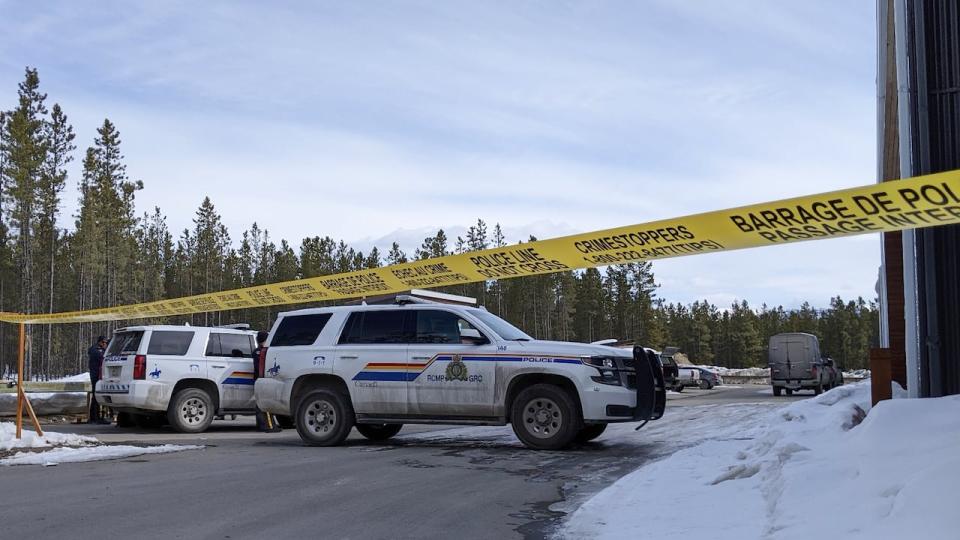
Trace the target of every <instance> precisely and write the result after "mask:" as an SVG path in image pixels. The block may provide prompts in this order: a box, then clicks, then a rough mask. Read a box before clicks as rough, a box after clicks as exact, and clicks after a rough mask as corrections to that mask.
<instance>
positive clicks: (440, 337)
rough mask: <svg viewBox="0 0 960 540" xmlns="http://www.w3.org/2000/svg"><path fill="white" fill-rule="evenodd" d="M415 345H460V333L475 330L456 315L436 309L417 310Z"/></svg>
mask: <svg viewBox="0 0 960 540" xmlns="http://www.w3.org/2000/svg"><path fill="white" fill-rule="evenodd" d="M416 314H417V332H416V335H415V336H414V340H413V342H414V343H460V342H461V341H460V331H461V330H465V329H468V328H474V327H473V325H471V324H470V323H469V322H467V321H466V320H464V319H463V318H461V317H460V316H459V315H457V314H455V313H451V312H449V311H440V310H436V309H430V310H427V309H424V310H417V311H416Z"/></svg>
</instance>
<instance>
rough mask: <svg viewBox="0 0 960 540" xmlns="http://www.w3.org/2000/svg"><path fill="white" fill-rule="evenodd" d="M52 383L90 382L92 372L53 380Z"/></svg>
mask: <svg viewBox="0 0 960 540" xmlns="http://www.w3.org/2000/svg"><path fill="white" fill-rule="evenodd" d="M50 382H90V372H86V373H79V374H77V375H70V376H69V377H62V378H60V379H53V380H51V381H50Z"/></svg>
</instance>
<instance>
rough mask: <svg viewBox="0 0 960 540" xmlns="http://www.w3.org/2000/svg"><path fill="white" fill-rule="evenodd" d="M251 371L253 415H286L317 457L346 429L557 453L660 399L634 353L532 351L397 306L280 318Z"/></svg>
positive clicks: (482, 313)
mask: <svg viewBox="0 0 960 540" xmlns="http://www.w3.org/2000/svg"><path fill="white" fill-rule="evenodd" d="M259 361H260V362H261V363H262V366H261V369H262V370H263V371H262V373H264V377H262V378H260V379H258V380H257V382H256V387H255V394H256V400H257V404H258V405H259V407H260V408H261V409H264V410H267V411H270V412H273V413H275V414H278V415H291V414H292V415H293V416H294V421H295V424H296V426H297V431H298V432H299V434H300V437H301V438H302V439H303V440H304V441H305V442H306V443H307V444H311V445H317V446H329V445H336V444H339V443H341V442H343V440H344V439H345V438H346V437H347V435H348V434H349V433H350V430H351V428H352V427H354V426H356V428H357V430H358V431H359V432H360V433H361V434H362V435H364V436H365V437H367V438H370V439H374V440H383V439H387V438H389V437H392V436H393V435H395V434H396V433H397V432H399V431H400V429H401V427H402V425H403V424H404V423H431V424H434V423H435V424H474V425H504V424H506V423H510V424H512V425H513V429H514V432H515V433H516V434H517V437H519V438H520V440H521V441H522V442H523V443H524V444H525V445H527V446H528V447H531V448H535V449H558V448H563V447H565V446H567V445H569V444H570V443H571V442H574V441H587V440H590V439H593V438H596V437H598V436H599V435H600V434H601V433H602V432H603V430H604V429H605V428H606V425H607V424H608V423H610V422H629V421H636V420H653V419H657V418H659V417H660V416H661V415H662V414H663V409H664V405H665V398H666V391H665V389H664V385H663V376H662V371H661V367H660V362H659V359H658V358H656V356H655V355H654V356H651V355H647V354H646V352H645V351H644V349H643V348H641V347H637V348H636V349H635V352H634V354H631V353H630V351H623V350H618V349H614V348H611V347H604V346H598V345H587V344H581V343H567V342H556V341H539V340H535V339H533V338H531V337H530V336H528V335H527V334H525V333H523V332H522V331H520V330H518V329H517V328H515V327H514V326H512V325H511V324H510V323H508V322H506V321H504V320H503V319H501V318H499V317H496V316H494V315H493V314H491V313H489V312H487V311H486V310H484V309H483V308H475V307H466V306H462V305H448V304H442V303H430V302H423V301H422V300H418V299H415V298H412V297H405V296H399V297H397V301H396V303H394V304H390V305H357V306H343V307H331V308H316V309H304V310H299V311H291V312H286V313H281V314H280V315H279V317H278V319H277V321H276V323H275V324H274V326H273V329H272V330H271V331H270V338H269V341H268V347H267V348H265V349H261V355H260V359H259Z"/></svg>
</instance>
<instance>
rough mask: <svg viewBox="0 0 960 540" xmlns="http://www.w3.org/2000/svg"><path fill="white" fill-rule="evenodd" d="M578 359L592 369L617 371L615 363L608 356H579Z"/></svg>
mask: <svg viewBox="0 0 960 540" xmlns="http://www.w3.org/2000/svg"><path fill="white" fill-rule="evenodd" d="M580 359H581V360H583V361H584V362H585V363H587V364H590V365H591V366H593V367H597V368H607V369H617V361H616V360H614V359H613V358H610V357H608V356H581V357H580Z"/></svg>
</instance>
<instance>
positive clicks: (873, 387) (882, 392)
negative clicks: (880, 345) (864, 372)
mask: <svg viewBox="0 0 960 540" xmlns="http://www.w3.org/2000/svg"><path fill="white" fill-rule="evenodd" d="M894 357H895V353H894V352H893V351H892V350H890V349H874V348H871V349H870V398H871V399H870V401H871V402H872V403H873V405H876V404H877V403H879V402H881V401H883V400H885V399H891V398H892V397H893V390H892V389H891V388H890V382H891V381H892V380H893V377H892V374H891V368H892V367H893V361H894Z"/></svg>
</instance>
